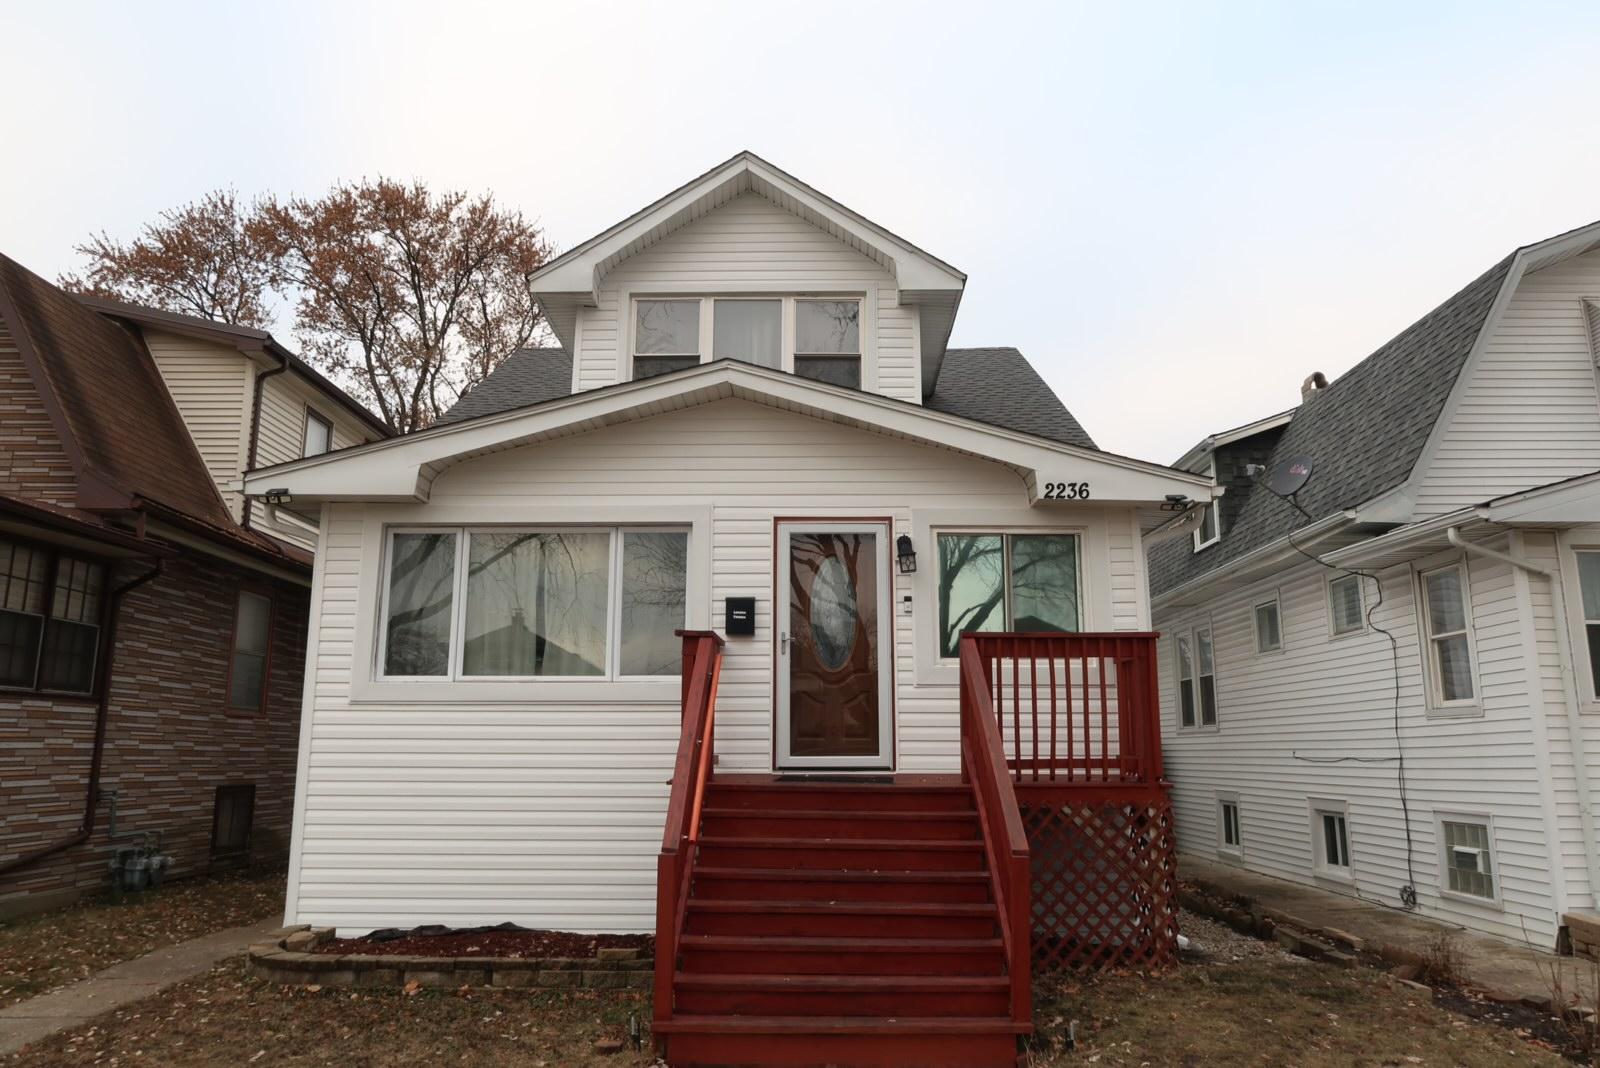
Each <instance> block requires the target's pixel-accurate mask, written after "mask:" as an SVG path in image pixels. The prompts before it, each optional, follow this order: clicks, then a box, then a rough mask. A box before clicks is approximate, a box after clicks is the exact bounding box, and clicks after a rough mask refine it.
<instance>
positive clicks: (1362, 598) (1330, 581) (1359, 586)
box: [1322, 570, 1368, 641]
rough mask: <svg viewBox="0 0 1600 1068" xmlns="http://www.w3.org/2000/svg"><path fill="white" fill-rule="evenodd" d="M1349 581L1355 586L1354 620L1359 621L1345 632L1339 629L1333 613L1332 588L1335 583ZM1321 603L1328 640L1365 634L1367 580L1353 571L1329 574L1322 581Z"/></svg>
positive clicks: (1337, 619) (1336, 618) (1337, 618)
mask: <svg viewBox="0 0 1600 1068" xmlns="http://www.w3.org/2000/svg"><path fill="white" fill-rule="evenodd" d="M1345 581H1350V582H1354V583H1355V584H1356V601H1357V604H1358V605H1359V608H1358V610H1357V612H1356V618H1357V619H1358V620H1360V622H1359V623H1357V624H1356V625H1355V626H1353V627H1349V628H1347V629H1345V630H1340V629H1339V617H1338V616H1337V615H1336V614H1335V612H1334V604H1335V602H1334V597H1333V586H1334V583H1336V582H1345ZM1322 594H1323V603H1324V604H1325V605H1326V606H1327V613H1328V640H1329V641H1337V640H1338V639H1340V638H1348V637H1350V636H1351V635H1352V634H1365V633H1366V632H1367V629H1368V628H1367V580H1366V579H1365V578H1364V577H1363V576H1361V575H1358V574H1356V573H1355V572H1353V571H1344V570H1340V571H1337V572H1329V573H1328V574H1327V575H1326V576H1325V577H1324V578H1323V580H1322Z"/></svg>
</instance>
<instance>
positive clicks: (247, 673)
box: [228, 590, 272, 710]
mask: <svg viewBox="0 0 1600 1068" xmlns="http://www.w3.org/2000/svg"><path fill="white" fill-rule="evenodd" d="M271 626H272V601H271V600H269V599H268V598H266V597H263V596H261V595H260V594H259V593H251V592H250V591H248V590H240V591H239V604H238V608H237V609H236V611H235V613H234V623H233V673H232V676H231V681H230V683H229V686H228V705H229V706H230V707H232V708H248V709H252V710H254V709H258V708H260V707H261V704H262V691H263V689H264V688H265V686H266V681H267V645H268V643H269V642H270V641H271Z"/></svg>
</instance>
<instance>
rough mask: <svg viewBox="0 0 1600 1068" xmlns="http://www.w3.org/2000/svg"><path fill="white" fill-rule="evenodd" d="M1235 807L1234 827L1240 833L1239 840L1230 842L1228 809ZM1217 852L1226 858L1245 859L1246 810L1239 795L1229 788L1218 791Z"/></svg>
mask: <svg viewBox="0 0 1600 1068" xmlns="http://www.w3.org/2000/svg"><path fill="white" fill-rule="evenodd" d="M1229 807H1232V809H1233V829H1234V832H1235V833H1236V834H1237V835H1238V838H1239V840H1238V842H1236V843H1234V844H1232V845H1230V844H1228V821H1227V810H1228V808H1229ZM1216 813H1217V853H1218V854H1220V855H1221V856H1222V858H1223V859H1224V860H1243V859H1244V811H1243V807H1242V806H1241V805H1240V804H1239V795H1238V794H1236V793H1234V792H1232V791H1228V790H1218V791H1217V807H1216Z"/></svg>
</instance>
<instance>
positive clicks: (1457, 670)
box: [1422, 564, 1477, 708]
mask: <svg viewBox="0 0 1600 1068" xmlns="http://www.w3.org/2000/svg"><path fill="white" fill-rule="evenodd" d="M1422 621H1423V628H1424V630H1425V632H1426V637H1427V657H1428V678H1429V683H1430V687H1431V689H1432V692H1433V702H1434V704H1435V705H1436V706H1438V707H1441V708H1448V707H1451V706H1455V705H1470V704H1472V703H1473V701H1474V699H1475V698H1476V696H1477V689H1476V686H1475V685H1474V682H1473V671H1472V631H1471V622H1470V621H1471V609H1470V608H1469V606H1468V603H1467V569H1466V567H1465V566H1463V565H1462V564H1451V565H1449V566H1447V567H1441V568H1436V569H1434V570H1432V571H1424V572H1423V573H1422Z"/></svg>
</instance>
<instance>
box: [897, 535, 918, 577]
mask: <svg viewBox="0 0 1600 1068" xmlns="http://www.w3.org/2000/svg"><path fill="white" fill-rule="evenodd" d="M894 558H895V562H896V563H898V564H899V565H900V574H902V575H910V574H912V573H913V572H915V571H916V570H917V552H916V550H915V549H913V548H912V547H911V537H910V535H907V534H902V535H900V537H898V538H896V539H895V543H894Z"/></svg>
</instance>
